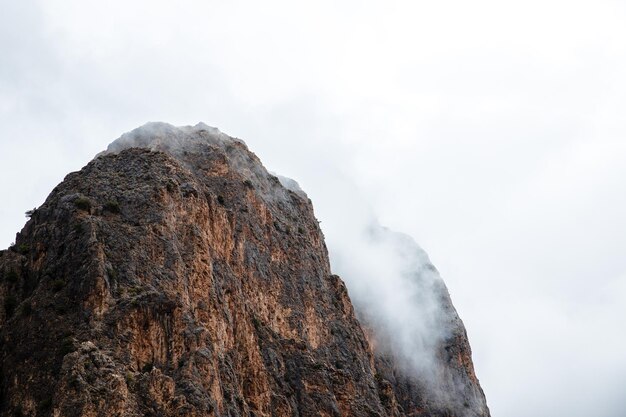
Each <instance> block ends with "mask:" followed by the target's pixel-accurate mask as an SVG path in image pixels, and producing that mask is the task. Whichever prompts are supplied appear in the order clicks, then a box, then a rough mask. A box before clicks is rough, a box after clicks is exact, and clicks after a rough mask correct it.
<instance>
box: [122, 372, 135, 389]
mask: <svg viewBox="0 0 626 417" xmlns="http://www.w3.org/2000/svg"><path fill="white" fill-rule="evenodd" d="M124 379H125V380H126V385H128V386H130V385H132V384H134V383H135V374H133V373H132V372H131V371H126V375H125V376H124Z"/></svg>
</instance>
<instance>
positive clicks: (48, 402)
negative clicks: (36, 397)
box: [37, 398, 52, 412]
mask: <svg viewBox="0 0 626 417" xmlns="http://www.w3.org/2000/svg"><path fill="white" fill-rule="evenodd" d="M37 408H38V409H39V411H41V412H45V411H48V410H49V409H50V408H52V398H46V399H44V400H42V401H41V402H40V403H39V405H38V406H37Z"/></svg>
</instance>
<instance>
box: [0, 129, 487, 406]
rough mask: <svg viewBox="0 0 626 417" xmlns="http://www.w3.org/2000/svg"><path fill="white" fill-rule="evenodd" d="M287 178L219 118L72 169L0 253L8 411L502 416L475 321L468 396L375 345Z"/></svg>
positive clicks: (148, 137)
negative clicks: (486, 376)
mask: <svg viewBox="0 0 626 417" xmlns="http://www.w3.org/2000/svg"><path fill="white" fill-rule="evenodd" d="M283 182H285V183H288V181H283ZM287 185H289V186H288V187H286V186H284V185H283V184H282V183H281V181H280V179H279V178H277V177H276V176H274V175H272V174H270V173H268V172H267V170H266V169H265V168H264V167H263V165H262V164H261V162H260V161H259V159H258V158H257V157H256V156H255V155H254V154H253V153H251V152H250V151H249V150H248V149H247V147H246V145H245V144H244V143H243V142H242V141H239V140H235V139H232V138H229V137H228V136H227V135H224V134H223V133H221V132H219V131H217V130H216V129H212V128H208V126H206V125H196V126H193V127H182V128H177V127H174V126H171V125H167V124H161V123H151V124H148V125H146V126H144V127H142V128H140V129H138V130H135V131H133V132H130V133H128V134H126V135H123V136H122V137H121V138H120V139H118V140H117V141H115V142H114V143H112V144H111V145H110V146H109V148H108V149H107V151H105V152H104V153H103V154H100V155H99V156H98V157H97V158H95V159H94V160H93V161H91V162H90V163H89V164H88V165H87V166H85V167H84V168H83V169H82V170H81V171H79V172H75V173H71V174H69V175H68V176H67V177H66V178H65V180H64V181H63V182H62V183H61V184H59V185H58V186H57V187H56V188H55V189H54V190H53V191H52V193H51V194H50V196H49V197H48V198H47V199H46V201H45V203H44V204H43V205H42V206H41V207H39V208H38V209H37V210H36V211H35V212H34V213H33V216H32V218H31V219H30V220H29V221H28V223H27V224H26V226H25V227H24V229H23V230H22V231H21V232H20V233H19V234H18V236H17V238H16V245H15V247H13V248H12V249H11V250H8V251H1V252H0V297H2V300H3V303H4V309H0V340H1V341H2V343H1V344H0V361H1V362H0V399H1V401H0V415H1V416H9V415H24V416H81V417H82V416H85V417H86V416H90V417H91V416H111V415H120V416H143V415H160V416H181V415H185V416H214V417H217V416H246V417H261V416H265V417H269V416H319V415H322V416H380V417H382V416H409V415H411V416H424V417H426V416H481V417H485V416H488V410H487V409H486V405H485V404H484V397H482V400H481V398H480V395H482V391H480V387H479V385H478V382H477V380H475V377H474V378H471V376H472V375H473V368H472V365H471V357H470V355H469V345H468V344H467V340H466V338H465V337H464V333H463V332H460V333H459V332H457V333H453V336H454V337H453V338H452V339H450V340H446V346H445V349H444V350H445V352H447V353H445V355H444V354H443V353H442V355H444V356H442V358H443V361H444V362H443V363H445V364H446V365H445V366H446V367H449V370H450V372H452V373H453V374H454V375H458V378H456V379H454V381H455V382H458V383H460V384H467V389H460V390H458V391H455V392H457V393H458V394H455V395H457V396H458V397H459V398H456V400H457V401H454V403H453V404H452V403H446V402H442V401H440V400H439V399H438V398H434V397H433V396H432V392H431V391H428V390H426V389H425V385H424V384H421V383H420V380H419V378H416V377H415V376H410V375H405V374H404V373H403V372H402V371H401V369H400V368H399V367H398V364H397V363H396V362H395V359H394V357H392V356H389V355H386V354H385V353H384V352H379V351H377V350H376V347H375V345H374V344H373V343H372V340H373V339H372V338H371V336H370V335H369V328H368V327H367V326H366V331H364V328H363V326H362V324H361V323H359V321H358V320H357V318H356V315H355V312H354V309H353V307H352V303H351V300H350V298H349V296H348V292H347V290H346V288H345V286H344V284H343V282H342V280H341V279H340V278H339V277H338V276H336V275H333V274H332V272H331V270H330V264H329V261H328V253H327V250H326V245H325V243H324V238H323V235H322V232H321V230H320V228H319V225H318V222H317V221H316V219H315V216H314V213H313V207H312V204H311V202H310V200H309V199H308V198H306V196H305V195H303V194H302V193H299V192H296V191H297V189H296V191H294V189H295V188H294V185H293V184H287ZM366 332H367V333H366ZM446 369H447V368H446ZM467 375H469V376H470V377H467V378H466V376H467Z"/></svg>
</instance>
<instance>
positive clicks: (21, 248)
mask: <svg viewBox="0 0 626 417" xmlns="http://www.w3.org/2000/svg"><path fill="white" fill-rule="evenodd" d="M28 252H30V245H29V244H28V243H20V244H19V245H17V253H19V254H22V255H26V254H27V253H28Z"/></svg>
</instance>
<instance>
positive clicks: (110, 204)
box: [102, 200, 120, 214]
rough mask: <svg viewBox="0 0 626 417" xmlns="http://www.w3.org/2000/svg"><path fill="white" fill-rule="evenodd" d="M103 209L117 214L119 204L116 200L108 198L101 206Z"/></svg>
mask: <svg viewBox="0 0 626 417" xmlns="http://www.w3.org/2000/svg"><path fill="white" fill-rule="evenodd" d="M102 208H103V209H104V211H108V212H109V213H113V214H118V213H119V212H120V205H119V203H118V202H117V201H114V200H110V201H107V202H106V203H104V206H103V207H102Z"/></svg>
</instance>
